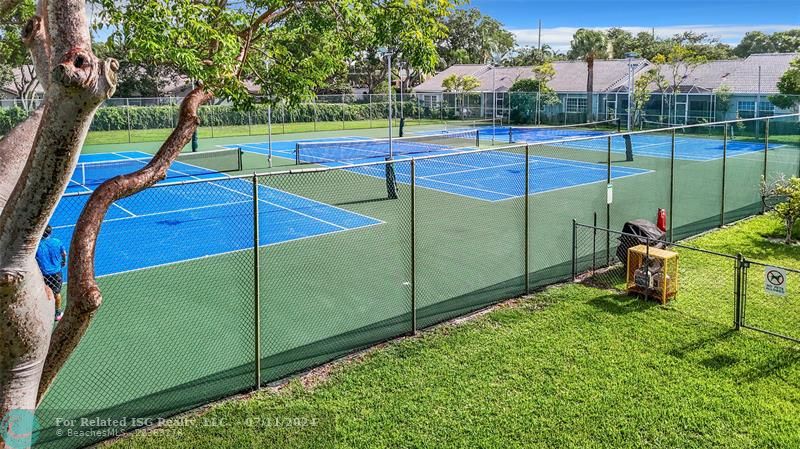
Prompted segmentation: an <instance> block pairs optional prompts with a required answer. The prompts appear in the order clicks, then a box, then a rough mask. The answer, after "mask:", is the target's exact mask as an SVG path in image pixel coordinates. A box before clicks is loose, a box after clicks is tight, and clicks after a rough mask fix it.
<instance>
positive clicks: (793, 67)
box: [769, 58, 800, 109]
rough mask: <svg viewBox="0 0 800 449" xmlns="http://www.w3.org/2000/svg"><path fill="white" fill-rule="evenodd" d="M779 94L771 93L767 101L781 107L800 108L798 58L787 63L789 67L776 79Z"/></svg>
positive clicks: (799, 60) (799, 66)
mask: <svg viewBox="0 0 800 449" xmlns="http://www.w3.org/2000/svg"><path fill="white" fill-rule="evenodd" d="M778 91H779V92H780V94H777V95H772V96H770V97H769V101H771V102H772V104H774V105H775V106H777V107H779V108H781V109H791V108H793V107H797V108H799V109H800V58H796V59H794V60H793V61H792V62H791V63H789V69H788V70H787V71H785V72H783V75H781V78H780V79H779V80H778Z"/></svg>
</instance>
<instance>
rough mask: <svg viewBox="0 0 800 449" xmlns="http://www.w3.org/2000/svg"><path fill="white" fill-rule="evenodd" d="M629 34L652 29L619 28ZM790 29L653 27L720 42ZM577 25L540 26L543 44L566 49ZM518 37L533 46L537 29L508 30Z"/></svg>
mask: <svg viewBox="0 0 800 449" xmlns="http://www.w3.org/2000/svg"><path fill="white" fill-rule="evenodd" d="M608 28H610V27H592V29H596V30H607V29H608ZM619 28H622V29H624V30H627V31H630V32H631V33H634V34H635V33H639V32H647V33H650V32H651V31H653V28H651V27H639V26H630V27H619ZM792 28H797V25H670V26H661V27H655V33H656V36H658V37H669V36H672V35H674V34H678V33H682V32H684V31H694V32H696V33H708V35H709V36H712V37H716V38H719V39H720V40H721V41H722V42H726V43H729V44H736V43H738V42H739V40H741V38H742V36H744V34H745V33H746V32H748V31H756V30H757V31H763V32H765V33H774V32H776V31H784V30H789V29H792ZM577 29H578V28H577V27H555V28H542V43H543V44H548V45H550V46H551V47H553V48H554V49H557V50H562V51H564V50H567V49H569V42H570V40H572V35H573V34H575V31H576V30H577ZM510 31H511V32H512V33H514V35H515V36H516V37H517V43H518V44H519V45H531V46H534V45H536V43H537V39H538V35H539V30H538V29H536V28H525V29H516V30H510Z"/></svg>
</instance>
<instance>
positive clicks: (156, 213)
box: [53, 200, 252, 229]
mask: <svg viewBox="0 0 800 449" xmlns="http://www.w3.org/2000/svg"><path fill="white" fill-rule="evenodd" d="M251 202H252V201H247V200H242V201H236V202H233V203H220V204H209V205H206V206H196V207H187V208H185V209H174V210H168V211H161V212H151V213H149V214H140V215H134V216H132V217H119V218H108V219H106V220H103V223H110V222H113V221H122V220H131V219H133V218H146V217H155V216H158V215H168V214H174V213H182V212H191V211H193V210H198V209H210V208H212V207H225V206H233V205H236V204H242V203H251ZM74 226H75V224H74V223H73V224H68V225H61V226H53V229H66V228H71V227H74Z"/></svg>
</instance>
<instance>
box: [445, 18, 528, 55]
mask: <svg viewBox="0 0 800 449" xmlns="http://www.w3.org/2000/svg"><path fill="white" fill-rule="evenodd" d="M445 25H446V26H447V29H448V30H449V31H448V34H447V37H446V38H444V39H442V40H441V41H440V42H439V45H438V46H439V54H440V55H441V57H442V62H443V64H444V66H445V67H446V66H450V65H453V64H486V63H488V62H489V61H490V60H491V58H492V54H493V53H501V54H506V53H508V52H510V51H511V50H512V49H513V48H514V44H515V40H514V35H513V34H512V33H511V32H509V31H508V30H506V29H505V28H503V24H502V23H500V22H498V21H497V20H495V19H493V18H491V17H489V16H485V15H483V14H481V12H480V11H479V10H478V9H476V8H472V9H459V10H456V12H455V13H453V14H452V15H451V16H449V17H448V18H447V20H446V21H445Z"/></svg>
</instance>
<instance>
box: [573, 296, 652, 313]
mask: <svg viewBox="0 0 800 449" xmlns="http://www.w3.org/2000/svg"><path fill="white" fill-rule="evenodd" d="M588 304H589V305H591V306H593V307H596V308H597V309H600V310H602V311H604V312H608V313H611V314H613V315H627V314H629V313H638V312H645V311H647V310H649V309H651V308H653V307H657V306H658V303H656V302H653V301H647V300H645V299H644V298H636V297H633V296H629V295H626V294H623V293H617V294H614V293H608V294H605V295H602V296H598V297H596V298H594V299H591V300H589V301H588Z"/></svg>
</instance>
